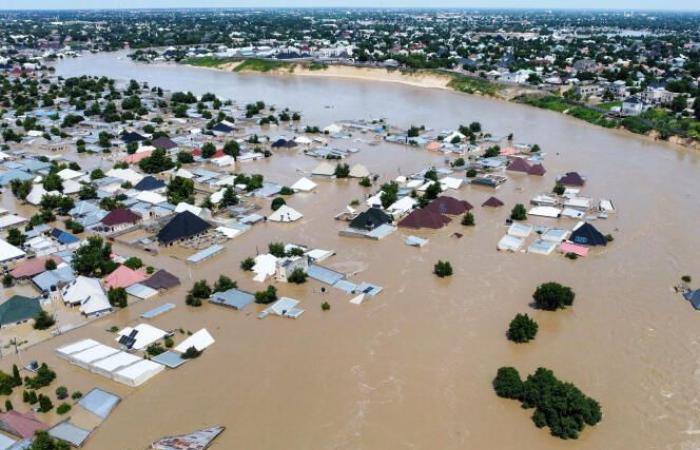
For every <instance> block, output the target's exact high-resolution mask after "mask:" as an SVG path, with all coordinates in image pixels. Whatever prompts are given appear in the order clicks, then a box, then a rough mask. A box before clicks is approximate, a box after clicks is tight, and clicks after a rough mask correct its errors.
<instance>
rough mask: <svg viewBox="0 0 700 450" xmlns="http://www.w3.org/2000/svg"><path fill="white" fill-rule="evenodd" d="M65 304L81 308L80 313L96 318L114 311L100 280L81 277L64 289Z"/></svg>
mask: <svg viewBox="0 0 700 450" xmlns="http://www.w3.org/2000/svg"><path fill="white" fill-rule="evenodd" d="M61 293H62V294H63V302H64V303H66V304H70V305H73V306H77V305H79V306H80V312H81V313H83V314H85V315H86V316H94V315H99V314H102V313H106V312H109V311H111V310H112V305H110V303H109V300H108V299H107V295H106V294H105V292H104V290H103V289H102V286H101V285H100V280H98V279H97V278H88V277H84V276H82V275H81V276H79V277H78V278H76V279H75V281H73V282H72V283H71V284H69V285H67V286H66V287H64V288H63V291H62V292H61Z"/></svg>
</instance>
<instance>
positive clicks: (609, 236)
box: [605, 234, 615, 242]
mask: <svg viewBox="0 0 700 450" xmlns="http://www.w3.org/2000/svg"><path fill="white" fill-rule="evenodd" d="M605 240H606V241H608V242H612V241H614V240H615V238H614V237H613V235H612V234H606V235H605Z"/></svg>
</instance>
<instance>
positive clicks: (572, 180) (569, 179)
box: [558, 172, 586, 186]
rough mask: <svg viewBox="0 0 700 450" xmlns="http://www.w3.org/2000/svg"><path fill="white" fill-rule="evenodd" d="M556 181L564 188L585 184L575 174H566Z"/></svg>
mask: <svg viewBox="0 0 700 450" xmlns="http://www.w3.org/2000/svg"><path fill="white" fill-rule="evenodd" d="M558 181H559V182H560V183H561V184H563V185H565V186H583V185H584V184H585V183H586V180H584V179H583V177H582V176H581V175H579V174H578V173H576V172H567V173H566V175H564V176H563V177H561V178H559V180H558Z"/></svg>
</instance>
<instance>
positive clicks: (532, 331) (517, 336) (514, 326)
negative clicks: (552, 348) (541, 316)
mask: <svg viewBox="0 0 700 450" xmlns="http://www.w3.org/2000/svg"><path fill="white" fill-rule="evenodd" d="M537 329H538V325H537V322H535V321H534V320H532V319H531V318H530V316H528V315H527V314H517V315H516V316H515V317H514V318H513V320H511V322H510V326H509V327H508V339H510V340H511V341H513V342H517V343H525V342H529V341H531V340H533V339H535V336H537Z"/></svg>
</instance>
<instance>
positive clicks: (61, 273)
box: [32, 266, 75, 292]
mask: <svg viewBox="0 0 700 450" xmlns="http://www.w3.org/2000/svg"><path fill="white" fill-rule="evenodd" d="M73 280H75V273H73V269H72V268H71V267H70V266H64V267H60V268H58V269H54V270H47V271H46V272H44V273H40V274H39V275H37V276H35V277H34V278H32V282H33V283H34V284H35V285H36V287H37V288H39V290H41V291H42V292H50V291H51V288H52V287H60V286H62V285H65V284H68V283H70V282H71V281H73Z"/></svg>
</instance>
